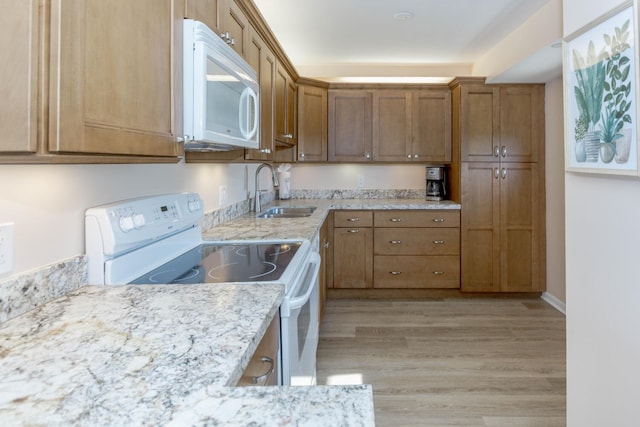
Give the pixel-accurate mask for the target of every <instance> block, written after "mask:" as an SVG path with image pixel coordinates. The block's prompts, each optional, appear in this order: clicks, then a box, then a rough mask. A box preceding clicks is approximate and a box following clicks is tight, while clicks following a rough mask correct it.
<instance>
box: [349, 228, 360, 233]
mask: <svg viewBox="0 0 640 427" xmlns="http://www.w3.org/2000/svg"><path fill="white" fill-rule="evenodd" d="M359 232H360V229H358V228H354V229H353V230H349V233H359Z"/></svg>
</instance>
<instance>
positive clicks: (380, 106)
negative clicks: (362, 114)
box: [373, 89, 412, 162]
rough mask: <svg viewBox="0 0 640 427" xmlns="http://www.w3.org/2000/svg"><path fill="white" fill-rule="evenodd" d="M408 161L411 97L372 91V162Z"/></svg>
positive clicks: (409, 152) (407, 94)
mask: <svg viewBox="0 0 640 427" xmlns="http://www.w3.org/2000/svg"><path fill="white" fill-rule="evenodd" d="M407 156H408V158H407ZM411 158H412V155H411V93H410V92H406V91H403V90H384V89H381V90H376V91H374V92H373V160H380V161H390V162H397V161H401V162H403V161H407V160H411Z"/></svg>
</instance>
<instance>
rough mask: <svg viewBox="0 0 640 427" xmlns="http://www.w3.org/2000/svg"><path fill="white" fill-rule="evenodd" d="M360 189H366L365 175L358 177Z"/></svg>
mask: <svg viewBox="0 0 640 427" xmlns="http://www.w3.org/2000/svg"><path fill="white" fill-rule="evenodd" d="M358 188H364V175H358Z"/></svg>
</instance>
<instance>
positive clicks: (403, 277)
mask: <svg viewBox="0 0 640 427" xmlns="http://www.w3.org/2000/svg"><path fill="white" fill-rule="evenodd" d="M373 287H374V288H380V289H382V288H387V289H388V288H394V289H405V288H406V289H409V288H413V289H415V288H421V289H452V288H459V287H460V257H458V256H382V255H379V256H375V257H374V261H373Z"/></svg>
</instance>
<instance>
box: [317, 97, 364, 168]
mask: <svg viewBox="0 0 640 427" xmlns="http://www.w3.org/2000/svg"><path fill="white" fill-rule="evenodd" d="M372 107H373V94H372V92H371V91H368V90H342V89H338V90H331V89H330V90H329V107H328V110H329V119H328V123H329V147H328V156H329V161H335V162H370V161H371V160H372V159H373V147H372V138H371V133H372V126H371V117H372Z"/></svg>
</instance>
